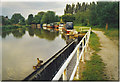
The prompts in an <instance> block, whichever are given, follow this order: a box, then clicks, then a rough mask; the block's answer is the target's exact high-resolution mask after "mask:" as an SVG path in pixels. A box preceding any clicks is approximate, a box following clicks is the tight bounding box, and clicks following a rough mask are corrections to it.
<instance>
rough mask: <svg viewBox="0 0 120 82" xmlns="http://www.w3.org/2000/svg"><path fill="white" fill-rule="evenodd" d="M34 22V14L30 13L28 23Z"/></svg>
mask: <svg viewBox="0 0 120 82" xmlns="http://www.w3.org/2000/svg"><path fill="white" fill-rule="evenodd" d="M32 23H33V14H30V15H29V16H28V19H27V24H28V25H31V24H32Z"/></svg>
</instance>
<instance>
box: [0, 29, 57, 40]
mask: <svg viewBox="0 0 120 82" xmlns="http://www.w3.org/2000/svg"><path fill="white" fill-rule="evenodd" d="M27 30H28V33H29V35H30V36H32V37H33V36H34V35H36V36H37V37H39V38H43V39H46V40H49V41H52V40H54V39H55V38H56V37H57V36H59V32H58V31H53V30H52V31H51V32H50V31H48V30H43V29H33V28H27ZM25 31H26V29H25V28H19V29H14V30H11V31H4V32H2V38H5V37H6V36H7V35H9V34H10V33H12V34H13V36H14V37H16V38H21V37H22V36H23V35H24V34H25Z"/></svg>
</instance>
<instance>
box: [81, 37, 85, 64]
mask: <svg viewBox="0 0 120 82" xmlns="http://www.w3.org/2000/svg"><path fill="white" fill-rule="evenodd" d="M83 48H84V39H83V41H82V50H83ZM84 51H85V50H84ZM84 51H83V54H82V62H83V63H84Z"/></svg>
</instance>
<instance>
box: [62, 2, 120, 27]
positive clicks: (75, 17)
mask: <svg viewBox="0 0 120 82" xmlns="http://www.w3.org/2000/svg"><path fill="white" fill-rule="evenodd" d="M62 19H63V21H64V22H67V21H72V22H74V24H81V25H84V26H97V27H105V26H106V25H108V26H109V27H116V28H117V27H118V24H119V23H118V21H119V2H96V3H95V2H91V3H90V4H88V3H85V2H83V3H79V2H78V3H77V4H76V5H75V4H72V5H70V4H66V8H65V9H64V15H63V16H62Z"/></svg>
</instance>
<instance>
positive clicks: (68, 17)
mask: <svg viewBox="0 0 120 82" xmlns="http://www.w3.org/2000/svg"><path fill="white" fill-rule="evenodd" d="M62 20H63V21H64V22H73V21H74V20H75V17H74V16H73V15H63V16H62Z"/></svg>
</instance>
